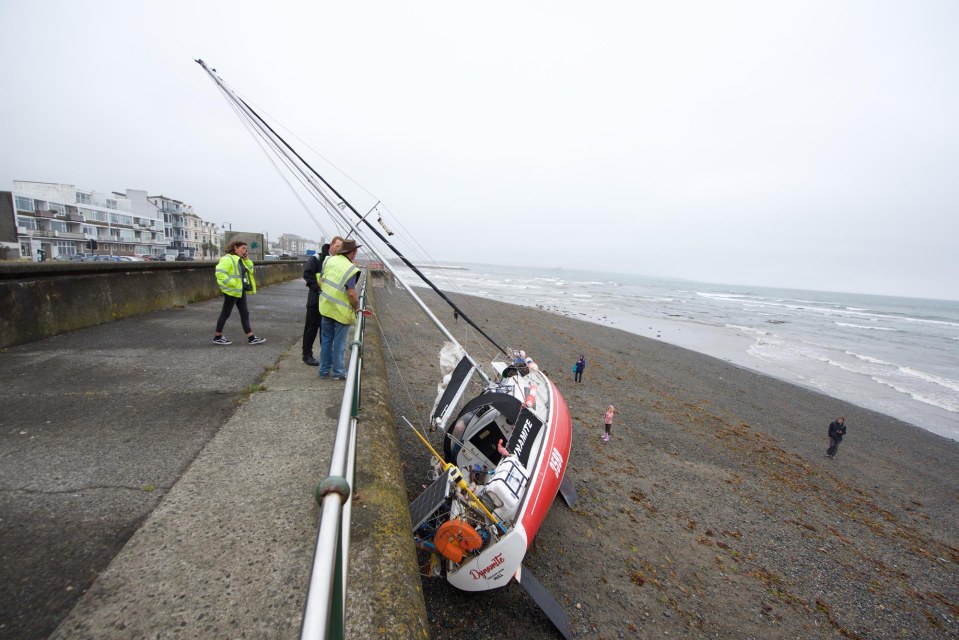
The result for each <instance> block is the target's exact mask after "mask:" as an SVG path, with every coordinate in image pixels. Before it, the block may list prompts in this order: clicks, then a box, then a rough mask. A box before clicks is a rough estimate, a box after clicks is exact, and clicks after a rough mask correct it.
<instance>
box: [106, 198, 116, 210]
mask: <svg viewBox="0 0 959 640" xmlns="http://www.w3.org/2000/svg"><path fill="white" fill-rule="evenodd" d="M116 208H117V201H116V200H114V199H113V198H107V209H116Z"/></svg>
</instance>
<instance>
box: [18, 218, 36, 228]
mask: <svg viewBox="0 0 959 640" xmlns="http://www.w3.org/2000/svg"><path fill="white" fill-rule="evenodd" d="M17 226H18V227H23V228H24V229H36V228H37V219H36V218H26V217H24V216H17Z"/></svg>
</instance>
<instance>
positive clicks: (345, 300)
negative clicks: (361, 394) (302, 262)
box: [316, 240, 360, 380]
mask: <svg viewBox="0 0 959 640" xmlns="http://www.w3.org/2000/svg"><path fill="white" fill-rule="evenodd" d="M359 248H360V245H358V244H356V241H355V240H344V241H343V244H342V245H341V246H340V248H339V250H338V251H337V252H336V255H335V256H330V257H329V258H327V259H326V260H324V261H323V271H322V273H320V274H318V275H317V276H316V279H317V282H319V283H320V315H321V316H323V318H322V320H321V323H320V377H321V378H325V377H327V376H328V375H330V374H331V373H332V374H333V379H334V380H345V379H346V367H345V365H344V364H343V351H344V348H345V347H346V337H347V335H348V334H349V332H350V326H351V325H352V324H353V323H355V322H356V314H357V312H359V310H360V300H359V295H358V294H357V293H356V283H357V281H358V280H359V276H360V270H359V268H357V266H356V265H354V264H353V261H354V260H355V259H356V250H357V249H359Z"/></svg>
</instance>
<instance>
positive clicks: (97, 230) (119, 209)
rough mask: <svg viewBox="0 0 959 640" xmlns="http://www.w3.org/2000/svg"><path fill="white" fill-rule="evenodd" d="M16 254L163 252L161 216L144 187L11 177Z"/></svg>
mask: <svg viewBox="0 0 959 640" xmlns="http://www.w3.org/2000/svg"><path fill="white" fill-rule="evenodd" d="M10 197H11V199H12V201H13V214H14V218H15V220H16V229H17V239H18V243H19V249H20V256H21V257H26V258H30V259H32V260H40V259H53V258H56V257H57V256H61V255H66V256H71V255H75V254H78V253H101V254H106V255H142V254H146V255H151V256H158V255H162V254H163V253H164V251H165V250H166V246H167V237H166V232H165V229H164V225H163V222H162V217H161V216H160V214H159V213H158V212H157V211H156V209H155V208H154V207H152V206H150V204H149V202H148V200H147V195H146V191H140V190H137V189H127V191H126V192H125V193H119V192H113V193H101V192H98V191H84V190H82V189H77V188H76V187H75V186H74V185H71V184H55V183H50V182H28V181H22V180H14V181H13V191H12V192H11V193H10Z"/></svg>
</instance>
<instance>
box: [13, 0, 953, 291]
mask: <svg viewBox="0 0 959 640" xmlns="http://www.w3.org/2000/svg"><path fill="white" fill-rule="evenodd" d="M0 24H2V25H4V29H3V32H4V33H3V36H2V37H0V65H2V67H0V68H2V74H0V78H2V81H3V86H4V88H5V92H4V94H5V95H4V98H3V99H2V100H0V131H2V149H3V150H2V152H0V189H10V188H12V181H13V180H33V181H40V182H60V183H68V184H75V185H77V186H78V187H81V188H84V189H93V190H97V191H107V192H108V191H114V190H118V191H122V190H124V189H126V188H136V189H146V190H147V191H149V192H150V194H151V195H157V194H163V195H166V196H169V197H172V198H175V199H178V200H182V201H184V202H187V203H189V204H191V205H193V207H194V210H195V211H196V212H197V213H198V214H199V215H200V216H201V217H203V218H205V219H208V220H211V221H215V222H225V221H229V222H231V223H232V225H233V228H234V229H236V230H247V231H263V232H267V233H269V235H270V236H271V237H272V238H275V237H276V236H277V235H278V234H280V233H284V232H290V233H297V234H299V235H302V236H304V237H307V238H312V239H316V240H319V239H320V238H321V236H322V235H323V234H322V233H321V231H320V230H319V229H318V228H317V227H316V225H315V224H314V222H313V221H312V220H311V219H310V217H309V216H308V215H307V213H306V212H305V211H304V209H303V206H302V205H301V204H300V202H299V201H298V200H297V198H296V197H295V196H294V195H293V193H292V192H291V190H290V187H289V186H288V185H287V183H286V182H285V181H284V180H283V179H282V178H281V177H280V175H279V174H278V173H277V171H276V170H275V169H274V168H273V166H272V164H271V163H270V162H269V161H268V160H267V158H266V157H265V156H264V154H263V152H262V151H260V149H259V147H258V146H257V145H256V143H255V142H254V141H253V139H252V138H251V136H250V135H249V134H248V133H247V132H246V130H245V129H244V128H243V126H242V124H241V123H240V121H239V120H238V119H237V118H236V116H235V115H234V114H233V112H232V111H231V110H230V108H229V106H228V105H227V103H226V101H225V100H224V99H223V98H222V97H221V95H220V93H219V92H218V91H217V90H216V88H215V86H214V84H213V83H212V82H211V81H210V79H209V77H208V76H207V75H206V74H205V73H203V71H202V70H201V69H200V67H199V66H198V65H196V64H195V63H194V62H193V58H202V59H204V60H205V61H206V62H207V63H208V64H209V65H210V66H211V67H214V68H216V69H217V70H218V72H219V74H220V75H221V76H222V77H223V78H224V80H225V81H226V82H227V83H229V84H230V85H231V86H232V87H233V88H235V89H236V90H237V91H238V92H239V93H240V94H242V95H243V96H244V98H246V99H247V100H248V101H250V102H252V103H253V104H254V105H256V107H258V108H259V109H261V110H263V111H264V112H265V113H266V114H269V115H270V116H272V117H274V118H276V119H277V120H278V121H279V122H280V123H282V124H283V125H284V126H286V127H288V128H289V130H290V131H292V132H294V133H295V134H296V135H297V136H298V137H299V138H300V139H302V141H303V142H297V141H294V145H295V146H298V147H299V148H301V149H304V150H305V149H306V147H305V146H304V145H305V144H308V145H309V147H311V148H312V149H315V150H317V151H318V152H320V153H322V154H323V156H324V157H325V158H327V159H329V160H330V161H332V162H333V163H335V164H336V165H337V166H338V167H339V168H341V169H342V170H343V171H345V172H346V173H347V174H349V176H351V177H352V178H353V179H354V180H355V181H357V182H358V183H359V184H361V185H362V186H363V187H364V188H365V189H367V190H368V191H369V192H370V193H371V194H373V195H372V196H371V195H368V194H366V193H360V195H359V196H357V197H356V198H355V200H354V204H355V205H356V207H357V208H358V209H360V210H363V211H365V210H366V209H368V208H369V207H370V206H372V205H373V204H374V202H375V201H376V200H377V199H379V200H382V201H383V202H384V203H385V205H386V207H387V208H388V209H387V210H386V212H387V213H386V215H385V216H384V219H385V220H386V221H387V222H388V223H389V224H390V226H391V227H393V228H394V230H396V231H397V232H398V234H399V233H401V234H402V235H404V236H406V235H407V234H409V235H412V236H414V237H415V238H416V240H417V241H418V242H419V243H420V244H421V245H423V246H424V247H426V248H427V249H428V251H429V253H430V255H431V256H432V257H433V258H435V259H437V260H443V261H452V262H485V263H498V264H515V265H526V264H530V265H540V266H545V267H557V266H562V267H570V268H572V267H580V268H591V269H596V270H605V271H624V272H630V273H640V274H648V275H659V276H672V277H679V278H690V279H695V280H704V281H709V282H721V283H736V284H754V285H769V286H784V287H798V288H810V289H824V290H833V291H855V292H865V293H886V294H893V295H911V296H919V297H938V298H949V299H959V116H957V114H959V2H955V1H953V0H948V1H944V2H932V1H923V0H917V1H912V2H909V1H906V0H902V1H897V2H881V1H874V0H869V1H863V2H842V1H840V2H836V1H835V0H827V1H822V2H817V1H802V2H769V1H756V2H720V1H710V2H639V1H626V0H622V1H617V2H602V1H591V2H586V1H585V0H584V1H581V2H564V1H555V0H551V1H549V2H523V1H516V0H514V1H510V2H499V1H493V2H489V1H487V2H483V3H463V2H448V1H446V2H438V1H437V2H388V1H382V2H365V1H362V0H356V1H350V2H342V1H340V2H329V1H326V0H322V1H321V0H317V1H311V2H305V1H304V2H287V1H282V0H281V1H276V0H274V1H272V2H247V1H237V0H230V1H222V2H205V1H203V0H189V1H185V0H163V1H155V2H130V1H127V0H125V1H122V2H121V1H117V2H111V1H101V0H85V1H83V2H74V1H62V2H49V1H44V0H2V1H0ZM318 168H321V167H318ZM321 171H325V170H324V169H322V168H321ZM329 177H330V179H331V181H333V182H334V183H337V181H339V182H338V183H337V184H338V186H339V185H343V184H344V179H343V177H342V176H340V175H337V174H335V173H331V174H329ZM344 188H345V187H344ZM347 191H349V190H348V189H347ZM354 192H355V190H354ZM354 192H350V193H354ZM316 211H319V209H316ZM321 222H324V227H325V229H326V230H334V227H333V226H332V224H330V223H329V221H328V220H325V221H323V220H321ZM401 230H402V231H401Z"/></svg>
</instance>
